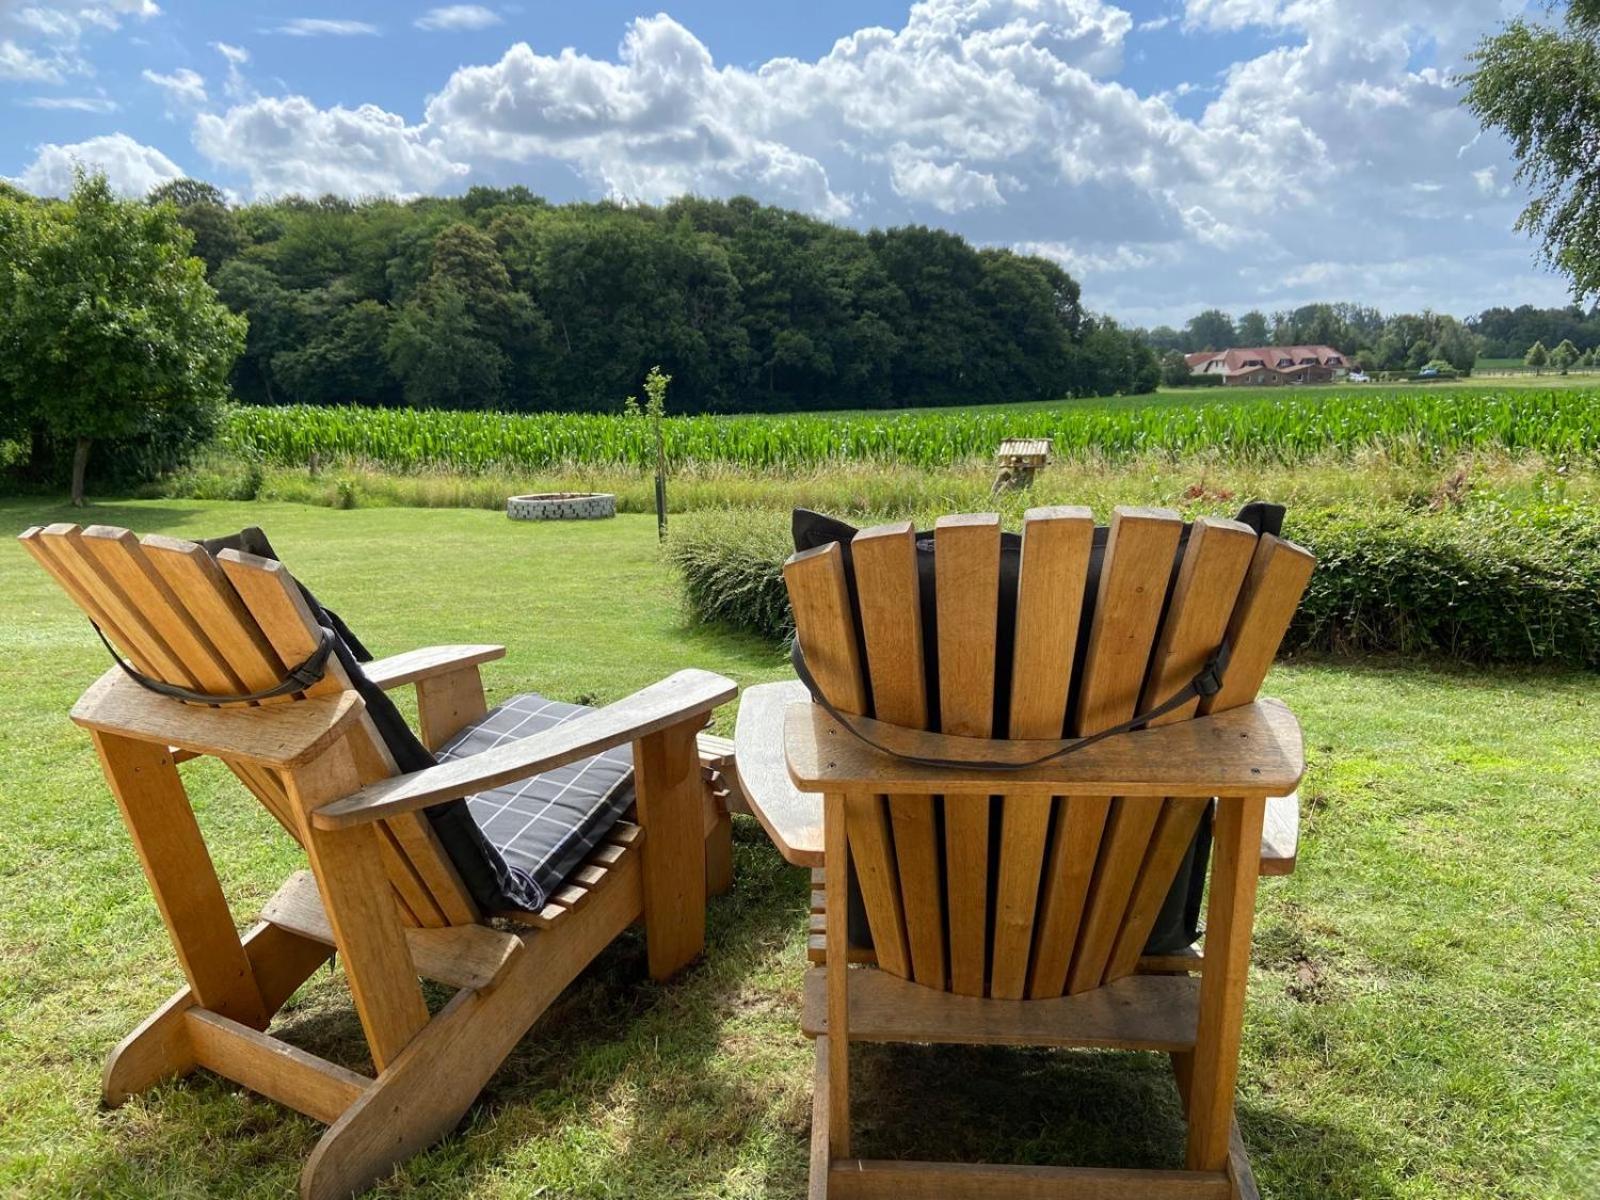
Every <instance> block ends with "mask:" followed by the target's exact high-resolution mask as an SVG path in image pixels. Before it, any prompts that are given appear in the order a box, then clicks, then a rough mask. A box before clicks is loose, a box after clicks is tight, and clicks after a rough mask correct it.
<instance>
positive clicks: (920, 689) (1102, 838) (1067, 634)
mask: <svg viewBox="0 0 1600 1200" xmlns="http://www.w3.org/2000/svg"><path fill="white" fill-rule="evenodd" d="M1182 528H1183V526H1182V522H1181V520H1180V519H1179V517H1178V516H1177V514H1175V513H1172V512H1169V511H1166V510H1161V509H1118V510H1117V513H1116V516H1115V519H1114V521H1113V523H1112V525H1111V529H1110V533H1109V540H1108V543H1107V546H1106V551H1105V555H1104V559H1103V564H1102V570H1101V573H1100V577H1099V585H1098V592H1097V598H1096V603H1095V606H1094V610H1093V618H1092V622H1091V627H1090V629H1089V631H1088V636H1087V640H1086V642H1085V643H1084V646H1085V649H1084V651H1083V657H1082V662H1081V663H1075V661H1074V659H1075V656H1076V655H1077V652H1078V645H1079V639H1078V634H1079V623H1080V621H1079V618H1080V615H1081V613H1082V610H1083V599H1084V595H1085V580H1086V569H1087V567H1088V564H1089V560H1090V547H1091V535H1092V529H1093V523H1092V519H1091V516H1090V514H1089V512H1088V510H1087V509H1081V508H1046V509H1035V510H1033V511H1030V512H1029V513H1028V514H1027V518H1026V522H1025V526H1024V532H1023V541H1022V551H1021V560H1020V578H1019V582H1018V596H1017V606H1016V614H1015V641H1014V647H1013V651H1012V672H1011V687H1010V694H1009V696H1007V697H1002V698H1001V699H1002V700H1003V707H1002V708H1000V709H999V710H998V711H1000V712H1002V713H1005V714H1007V720H1008V724H1009V730H1008V739H1007V740H998V739H997V740H993V741H976V740H975V739H988V738H989V737H990V735H991V733H992V732H993V722H994V716H995V713H996V711H997V709H996V707H995V703H994V702H995V698H996V697H995V688H996V654H997V648H996V630H997V619H998V611H997V610H998V601H997V596H998V591H999V589H998V579H999V575H998V572H999V561H1000V553H1001V541H1000V526H999V522H998V518H996V517H994V516H992V515H985V516H959V517H949V518H945V519H943V520H941V521H939V522H938V524H937V526H936V529H935V533H934V540H935V555H934V564H935V571H936V606H937V607H936V610H935V611H936V626H937V632H936V639H935V640H936V646H937V663H936V665H935V664H934V663H929V662H925V661H924V643H923V640H922V629H921V627H920V625H921V618H920V616H919V605H918V598H919V597H918V589H919V583H918V573H917V566H916V550H915V546H914V541H913V533H912V529H911V526H910V525H909V524H896V525H885V526H880V527H878V528H874V529H866V530H862V531H861V532H860V533H858V534H857V535H856V536H855V537H854V538H853V539H852V541H851V559H852V564H853V571H854V580H853V585H854V589H853V590H854V595H855V597H856V598H857V604H858V609H859V622H860V636H861V640H860V641H859V642H858V638H857V633H856V626H855V616H854V615H853V613H852V606H851V595H852V589H851V584H852V581H851V580H850V579H848V578H847V575H848V572H849V571H850V570H851V569H852V566H847V564H846V563H845V561H844V558H843V555H842V553H841V549H840V546H839V544H838V543H831V544H829V545H826V546H823V547H820V548H818V549H815V550H809V551H805V552H803V553H800V554H796V555H795V556H794V557H793V558H791V559H790V560H789V561H788V563H787V564H786V565H785V567H784V576H785V580H786V582H787V584H788V590H789V596H790V599H791V601H792V603H793V608H794V614H795V623H796V626H797V631H798V637H799V641H800V645H801V648H802V649H803V651H804V654H805V657H806V660H807V662H808V663H809V666H810V670H811V672H812V674H813V675H814V677H815V680H816V683H817V684H818V686H819V688H820V690H821V691H822V694H823V695H824V696H826V697H827V698H828V699H829V701H830V702H831V703H832V705H833V706H834V707H835V708H836V709H837V710H838V711H839V712H840V713H843V714H860V718H859V719H857V718H855V717H852V718H851V720H850V723H851V724H852V725H854V726H856V727H857V728H858V729H860V730H862V731H864V732H867V733H868V734H869V736H870V737H871V738H872V739H873V740H874V741H876V742H878V743H880V744H881V745H884V746H888V747H889V748H891V749H893V750H896V751H898V752H899V753H900V754H902V755H909V756H912V757H913V758H920V759H924V760H928V759H935V760H959V761H960V762H961V763H963V764H965V763H969V762H971V763H988V764H990V765H988V766H983V765H973V766H966V765H961V766H934V765H927V764H925V763H924V764H919V763H916V762H911V761H907V760H906V759H905V758H901V757H895V756H892V755H890V754H886V753H883V752H882V751H880V750H878V749H874V748H872V747H870V746H868V745H867V744H865V743H864V742H863V741H861V740H860V739H858V738H857V737H856V736H854V735H853V734H852V733H851V732H850V731H849V730H847V729H845V728H842V727H841V722H839V721H838V720H836V719H835V718H833V717H831V716H829V715H828V713H827V712H826V711H825V710H824V708H823V707H822V706H820V705H817V704H812V703H804V704H792V705H790V706H789V707H788V711H787V714H786V724H785V734H784V742H785V745H786V753H787V763H788V769H789V772H790V775H791V776H792V781H793V784H794V785H795V786H794V787H791V788H790V789H788V790H787V794H785V789H782V788H778V787H773V786H770V781H768V780H764V778H763V776H764V775H765V774H770V773H771V771H772V766H771V764H770V762H763V761H762V760H761V757H760V756H758V755H751V756H750V758H751V760H750V761H747V759H746V757H745V756H744V754H743V748H744V746H745V742H746V736H745V723H744V716H745V714H741V721H740V729H739V733H738V738H737V741H738V744H739V746H740V748H741V757H740V762H739V767H740V772H741V776H742V777H743V778H744V780H745V792H746V796H747V799H748V801H749V803H750V805H751V807H752V809H753V810H754V811H755V812H756V814H757V815H758V816H759V817H760V818H761V819H762V821H763V822H764V823H765V824H766V825H767V827H768V829H769V831H773V832H774V834H775V836H776V838H777V839H778V841H779V843H780V846H787V849H788V851H789V852H791V853H790V856H791V858H792V860H794V861H807V859H806V858H805V856H804V855H803V854H800V853H795V851H797V850H798V849H799V848H800V847H801V846H803V845H804V844H805V843H807V842H808V841H810V840H812V839H814V838H815V836H816V832H817V831H816V829H815V816H814V810H812V813H811V814H808V813H807V812H806V811H805V809H804V806H803V804H801V803H799V802H798V801H797V797H800V798H803V797H804V796H805V795H806V794H808V793H821V794H822V796H823V814H822V817H823V819H822V822H821V825H822V836H823V839H824V841H825V854H824V856H823V861H824V864H825V870H824V888H825V891H824V894H823V895H822V896H817V897H814V900H813V903H814V907H815V908H817V909H820V910H821V911H820V912H819V913H818V915H816V916H814V918H813V920H814V922H815V923H816V924H820V925H821V926H822V929H821V930H820V936H821V939H822V940H823V943H824V948H825V953H824V954H822V955H820V956H819V957H821V959H822V962H823V965H819V966H817V967H813V968H812V969H811V970H810V971H809V972H808V974H807V979H806V987H805V1004H804V1018H803V1026H804V1029H805V1032H806V1033H807V1034H808V1035H810V1036H812V1037H814V1038H815V1039H816V1096H815V1101H814V1108H813V1129H812V1151H811V1195H812V1196H813V1197H821V1196H828V1195H831V1196H834V1197H872V1196H885V1197H888V1196H893V1197H936V1196H937V1197H941V1198H944V1197H957V1196H972V1197H979V1196H982V1197H1018V1198H1021V1197H1027V1198H1029V1200H1034V1198H1039V1197H1096V1198H1101V1200H1106V1198H1113V1197H1128V1198H1130V1200H1131V1198H1133V1197H1140V1198H1141V1200H1143V1198H1149V1197H1156V1198H1159V1197H1174V1198H1176V1197H1185V1198H1199V1197H1231V1196H1244V1195H1253V1194H1254V1183H1253V1180H1252V1178H1251V1175H1250V1170H1249V1165H1248V1161H1247V1160H1246V1157H1245V1154H1244V1149H1243V1145H1242V1142H1241V1141H1240V1140H1239V1137H1238V1134H1237V1130H1236V1128H1235V1126H1234V1122H1233V1095H1234V1084H1235V1080H1236V1075H1237V1070H1238V1050H1239V1039H1240V1025H1241V1020H1242V1016H1243V1012H1244V997H1245V979H1246V973H1247V969H1248V966H1249V958H1250V939H1251V925H1252V920H1253V910H1254V904H1255V893H1256V879H1257V875H1258V871H1259V870H1260V867H1261V845H1262V835H1263V820H1264V811H1265V806H1266V801H1267V798H1268V797H1276V796H1283V795H1285V794H1287V793H1291V792H1292V791H1293V789H1294V788H1295V786H1296V784H1297V783H1298V781H1299V778H1300V775H1301V771H1302V754H1301V741H1300V732H1299V727H1298V725H1297V724H1296V722H1295V720H1294V718H1293V716H1292V715H1290V713H1289V712H1288V710H1287V709H1286V708H1285V707H1284V706H1283V705H1282V704H1280V703H1278V702H1276V701H1272V700H1258V699H1257V698H1256V693H1257V690H1258V688H1259V687H1260V684H1261V681H1262V679H1263V677H1264V676H1265V675H1266V672H1267V668H1268V666H1269V665H1270V664H1271V661H1272V658H1273V655H1274V654H1275V653H1276V651H1277V648H1278V645H1279V643H1280V641H1281V639H1282V637H1283V634H1284V631H1285V629H1286V628H1287V626H1288V623H1289V620H1290V617H1291V616H1292V615H1293V613H1294V610H1295V608H1296V606H1297V605H1298V603H1299V599H1300V596H1301V593H1302V591H1303V590H1304V588H1305V585H1306V582H1307V580H1308V579H1309V577H1310V572H1311V568H1312V565H1313V559H1312V557H1311V556H1310V555H1309V554H1308V553H1307V552H1306V551H1304V550H1302V549H1301V548H1299V547H1297V546H1294V545H1293V544H1291V543H1289V542H1286V541H1283V540H1280V539H1279V538H1277V537H1273V536H1271V535H1262V536H1261V537H1259V538H1258V537H1257V536H1256V534H1255V532H1254V531H1253V530H1251V529H1250V528H1249V527H1247V526H1245V525H1242V524H1239V523H1237V522H1234V521H1225V520H1209V519H1207V520H1201V521H1198V522H1197V523H1196V524H1195V525H1194V527H1193V530H1192V534H1191V536H1190V537H1189V539H1188V542H1187V545H1186V547H1185V548H1184V551H1183V557H1182V561H1181V566H1180V567H1179V569H1178V571H1177V573H1176V576H1175V578H1174V576H1173V565H1174V557H1175V554H1176V552H1177V550H1178V547H1179V543H1180V534H1181V531H1182ZM1169 582H1170V584H1171V586H1170V593H1171V594H1170V597H1169V595H1168V593H1169ZM1224 635H1226V637H1227V639H1228V641H1229V643H1230V645H1231V661H1230V662H1229V664H1228V666H1227V669H1226V673H1225V679H1224V683H1223V685H1222V687H1221V690H1220V691H1217V692H1215V694H1212V695H1209V696H1206V697H1205V698H1203V699H1193V700H1190V701H1189V702H1188V703H1186V704H1184V705H1183V706H1182V707H1180V708H1177V709H1175V710H1174V711H1172V712H1170V713H1168V714H1167V715H1166V716H1164V717H1162V718H1161V719H1160V720H1159V721H1157V722H1152V723H1151V725H1150V726H1149V727H1147V728H1144V729H1141V730H1139V731H1136V732H1130V733H1125V734H1121V735H1118V736H1114V737H1110V738H1107V739H1105V740H1103V741H1100V742H1098V743H1097V744H1095V745H1093V746H1090V747H1086V748H1084V749H1083V750H1081V751H1080V752H1078V753H1075V754H1071V755H1068V756H1066V757H1063V758H1059V759H1057V760H1055V761H1052V762H1049V763H1045V764H1043V765H1039V766H1033V767H1029V768H1026V769H1021V770H1014V771H1006V770H996V769H993V763H994V762H996V761H1005V762H1015V763H1023V762H1031V761H1033V760H1034V759H1036V758H1038V757H1039V756H1040V755H1041V754H1042V753H1044V752H1046V751H1049V750H1050V749H1052V748H1059V747H1060V746H1061V745H1063V744H1064V743H1063V742H1061V741H1059V740H1057V739H1061V738H1062V735H1063V733H1067V734H1071V735H1074V736H1075V737H1082V736H1087V735H1090V734H1093V733H1096V732H1098V731H1100V730H1104V729H1108V728H1111V727H1112V726H1115V725H1118V724H1120V723H1121V722H1123V721H1126V720H1128V719H1130V718H1132V717H1133V716H1134V715H1135V714H1137V713H1140V712H1144V711H1148V710H1150V709H1151V708H1153V707H1155V706H1157V705H1158V704H1160V703H1161V702H1162V701H1163V700H1164V699H1166V698H1167V697H1169V696H1171V695H1172V694H1174V693H1176V692H1178V691H1179V690H1180V689H1181V688H1182V687H1183V686H1184V685H1185V684H1186V683H1188V682H1189V681H1190V680H1191V679H1192V678H1194V677H1195V675H1196V674H1197V673H1198V672H1199V671H1200V670H1201V669H1202V667H1204V665H1205V664H1206V663H1207V661H1208V660H1209V659H1210V658H1211V656H1212V655H1213V654H1214V653H1215V652H1216V651H1217V649H1218V647H1219V644H1220V643H1221V642H1222V641H1223V638H1224ZM935 672H936V675H937V678H936V680H935V679H934V674H935ZM1074 680H1076V686H1075V693H1074V694H1072V695H1069V688H1070V687H1071V686H1072V684H1073V681H1074ZM930 681H932V682H933V683H934V686H935V687H936V692H935V695H936V696H937V702H938V706H939V711H940V717H941V724H942V731H941V732H939V733H929V732H919V731H922V730H925V729H926V728H927V725H928V722H929V696H928V693H927V691H925V684H927V683H928V682H930ZM1069 716H1070V721H1071V723H1070V725H1069V724H1068V723H1067V722H1068V719H1069ZM871 718H875V719H871ZM1190 718H1193V719H1190ZM751 719H752V720H757V719H759V718H758V716H757V715H755V712H754V709H752V711H751ZM1010 739H1016V740H1010ZM796 788H797V789H798V791H797V790H796ZM773 798H776V799H777V803H775V804H769V803H768V800H769V799H773ZM1213 803H1214V804H1215V824H1214V832H1215V843H1214V844H1215V854H1214V860H1213V862H1212V866H1211V875H1210V898H1209V909H1208V914H1207V921H1206V931H1205V941H1204V951H1203V953H1200V954H1198V955H1195V954H1194V953H1193V951H1192V950H1191V951H1190V952H1188V953H1182V954H1176V955H1167V956H1163V957H1160V958H1145V957H1143V950H1144V947H1145V945H1146V940H1147V938H1148V937H1149V935H1150V932H1151V929H1152V927H1153V926H1154V925H1155V922H1156V919H1157V914H1158V911H1159V909H1160V908H1161V906H1162V902H1163V900H1164V899H1165V898H1166V896H1167V893H1168V891H1169V888H1170V887H1171V885H1172V881H1173V878H1174V875H1175V873H1176V872H1177V870H1178V868H1179V864H1180V862H1181V861H1182V860H1183V858H1184V855H1185V852H1186V850H1187V848H1188V847H1189V845H1190V843H1191V841H1192V839H1193V837H1194V834H1195V831H1196V829H1197V828H1198V826H1199V825H1200V823H1201V821H1202V819H1203V817H1204V815H1205V813H1206V811H1207V809H1208V807H1209V806H1211V805H1212V804H1213ZM1289 853H1290V855H1291V860H1290V861H1291V862H1292V853H1293V852H1292V850H1291V851H1290V852H1289ZM851 868H853V875H854V879H855V881H856V886H858V888H859V896H860V900H861V903H862V904H863V906H864V908H865V912H866V917H867V921H868V924H869V925H870V932H871V946H870V948H868V947H864V946H859V945H854V944H852V941H851V939H850V937H849V934H848V930H847V922H846V921H845V920H844V919H843V917H842V914H843V913H844V912H845V911H846V895H847V891H846V889H847V886H849V884H850V880H851V876H852V870H851ZM846 963H849V964H851V965H850V966H848V967H846V965H845V964H846ZM860 1041H875V1042H884V1041H889V1042H935V1043H939V1042H943V1043H969V1044H1002V1045H1012V1044H1018V1045H1040V1046H1080V1047H1084V1046H1086V1047H1121V1048H1132V1049H1145V1050H1158V1051H1165V1052H1167V1053H1169V1054H1170V1055H1171V1056H1172V1064H1173V1068H1174V1071H1175V1074H1176V1078H1177V1082H1178V1087H1179V1091H1180V1095H1181V1098H1182V1099H1183V1102H1184V1105H1185V1108H1186V1111H1187V1123H1188V1147H1187V1169H1186V1170H1181V1171H1156V1170H1134V1171H1121V1170H1111V1169H1099V1168H1096V1169H1072V1168H1048V1167H1034V1166H995V1165H985V1164H952V1163H931V1162H887V1161H877V1162H874V1161H867V1160H862V1159H859V1158H852V1157H851V1136H850V1084H849V1047H850V1043H851V1042H860Z"/></svg>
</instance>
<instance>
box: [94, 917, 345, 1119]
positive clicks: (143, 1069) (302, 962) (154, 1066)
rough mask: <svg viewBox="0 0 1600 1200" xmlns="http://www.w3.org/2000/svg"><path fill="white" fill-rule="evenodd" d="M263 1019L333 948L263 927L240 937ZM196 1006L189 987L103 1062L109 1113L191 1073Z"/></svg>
mask: <svg viewBox="0 0 1600 1200" xmlns="http://www.w3.org/2000/svg"><path fill="white" fill-rule="evenodd" d="M243 944H244V951H245V954H246V955H247V956H248V957H249V960H250V966H251V967H252V968H253V969H254V972H255V977H256V981H257V984H258V986H259V988H260V991H261V999H262V1001H263V1003H264V1004H265V1005H266V1010H267V1016H268V1017H271V1015H272V1014H273V1013H275V1012H277V1011H278V1009H279V1008H281V1007H282V1006H283V1003H284V1001H285V1000H287V999H288V998H289V997H290V996H292V995H293V994H294V991H295V989H296V988H298V987H299V986H300V985H301V984H302V983H304V982H305V981H306V980H307V979H309V978H311V973H312V972H313V971H315V970H316V969H317V968H318V967H319V966H321V965H322V964H323V963H325V962H326V961H327V960H328V956H329V955H330V954H332V953H333V948H332V947H331V946H324V945H322V944H321V943H319V942H313V941H311V940H309V939H308V938H303V937H300V936H299V935H298V934H294V933H290V932H289V931H288V930H286V929H279V928H278V927H277V926H276V925H268V924H266V923H265V922H263V923H261V924H259V925H257V926H256V927H255V928H254V929H252V930H251V931H250V932H249V933H247V934H246V935H245V936H244V942H243ZM194 1007H195V996H194V991H193V989H192V988H188V987H185V988H182V989H180V990H179V991H178V992H176V993H175V994H174V995H173V996H172V998H171V999H169V1000H168V1001H167V1002H166V1003H165V1004H163V1005H162V1006H161V1007H160V1008H158V1009H156V1011H155V1012H153V1013H151V1014H150V1015H149V1016H148V1017H146V1018H145V1019H144V1020H143V1021H141V1022H140V1023H139V1026H138V1028H136V1029H135V1030H134V1031H133V1032H132V1033H130V1034H128V1036H127V1037H125V1038H123V1039H122V1041H121V1042H120V1043H118V1045H117V1048H116V1049H115V1050H113V1051H112V1052H111V1054H110V1055H109V1056H108V1057H107V1058H106V1065H105V1069H104V1070H103V1071H102V1072H101V1076H100V1093H101V1096H102V1098H103V1099H104V1100H105V1103H106V1104H108V1105H109V1106H111V1107H112V1108H115V1107H117V1106H118V1105H119V1104H122V1103H123V1102H124V1101H126V1100H127V1099H128V1098H129V1097H131V1096H135V1095H138V1094H139V1093H140V1092H143V1091H147V1090H148V1089H150V1088H152V1087H154V1086H155V1085H156V1084H158V1083H160V1082H162V1081H163V1080H166V1079H175V1078H177V1077H178V1076H180V1075H187V1074H188V1073H189V1072H191V1071H193V1070H194V1069H195V1065H196V1063H195V1054H194V1047H193V1045H192V1044H191V1042H190V1039H189V1030H188V1024H187V1022H186V1021H185V1020H184V1013H186V1012H188V1011H189V1010H190V1009H191V1008H194Z"/></svg>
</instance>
